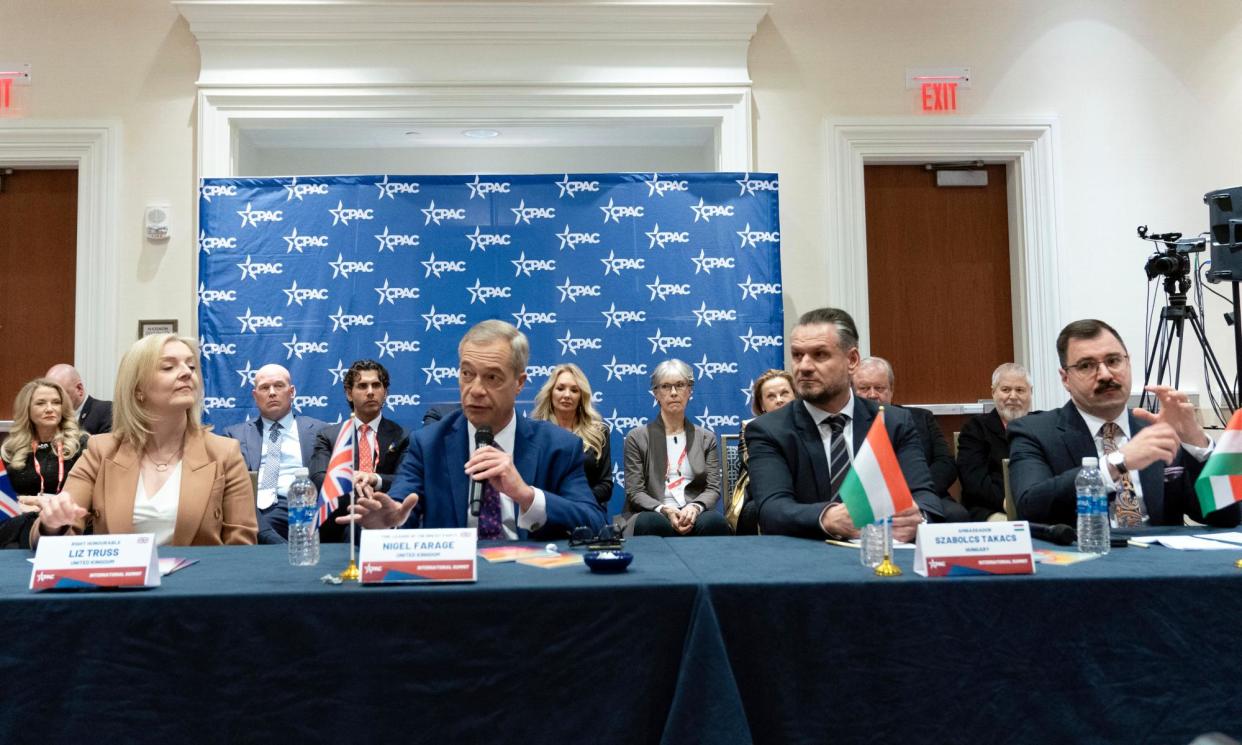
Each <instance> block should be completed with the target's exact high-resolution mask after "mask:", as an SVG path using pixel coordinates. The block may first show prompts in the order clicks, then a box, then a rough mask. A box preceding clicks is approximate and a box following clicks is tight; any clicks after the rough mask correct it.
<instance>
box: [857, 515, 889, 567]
mask: <svg viewBox="0 0 1242 745" xmlns="http://www.w3.org/2000/svg"><path fill="white" fill-rule="evenodd" d="M860 532H861V533H862V535H860V536H859V537H858V548H859V549H860V551H859V553H860V554H862V565H863V566H865V567H871V568H872V569H875V568H876V567H878V566H879V565H880V564H882V563H883V562H884V523H883V522H881V521H876V522H873V523H871V524H869V525H864V526H862V530H861V531H860Z"/></svg>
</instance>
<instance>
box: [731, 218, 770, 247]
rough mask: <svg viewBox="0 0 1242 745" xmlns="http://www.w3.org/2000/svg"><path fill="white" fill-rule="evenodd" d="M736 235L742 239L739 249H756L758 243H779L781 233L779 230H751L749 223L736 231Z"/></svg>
mask: <svg viewBox="0 0 1242 745" xmlns="http://www.w3.org/2000/svg"><path fill="white" fill-rule="evenodd" d="M737 235H738V237H739V238H741V239H742V245H741V246H740V247H741V248H746V247H747V246H750V247H751V248H756V247H757V246H758V245H759V244H760V243H780V242H781V233H780V231H779V230H777V231H770V230H751V229H750V223H746V227H744V228H742V229H741V230H739V231H737Z"/></svg>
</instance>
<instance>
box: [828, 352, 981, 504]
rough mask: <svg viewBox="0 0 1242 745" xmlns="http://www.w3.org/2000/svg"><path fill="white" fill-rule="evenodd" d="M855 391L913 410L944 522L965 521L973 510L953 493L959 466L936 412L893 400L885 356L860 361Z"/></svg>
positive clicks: (886, 404) (892, 383) (893, 382)
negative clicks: (950, 491) (965, 505)
mask: <svg viewBox="0 0 1242 745" xmlns="http://www.w3.org/2000/svg"><path fill="white" fill-rule="evenodd" d="M852 380H853V382H854V393H857V394H858V395H859V396H862V397H863V398H865V399H868V400H871V401H875V402H876V403H877V404H879V405H881V406H884V407H888V408H885V411H889V410H890V409H891V408H896V409H901V410H903V411H908V412H910V416H911V418H913V419H914V428H915V429H916V430H917V431H918V433H919V443H920V444H921V445H922V446H923V459H924V460H926V461H927V469H928V470H929V471H931V477H932V488H933V489H934V490H935V491H936V494H937V496H939V497H940V510H941V513H942V514H943V515H944V521H945V522H950V523H956V522H966V521H967V520H969V519H970V513H968V512H967V511H966V508H965V507H963V506H962V505H961V504H960V503H958V501H957V500H956V499H954V498H953V495H951V494H949V487H951V486H953V482H954V481H957V465H956V464H955V463H954V462H953V455H952V454H951V453H949V443H948V442H946V441H945V439H944V432H942V431H941V430H940V424H939V423H937V422H936V415H935V414H933V413H931V412H930V411H928V410H927V409H920V408H918V407H913V406H901V405H900V404H895V403H893V389H894V388H895V387H896V378H895V376H894V375H893V366H892V365H891V364H889V362H888V360H886V359H884V358H883V357H867V358H866V359H863V360H861V361H860V362H859V363H858V368H857V369H856V370H854V376H853V378H852Z"/></svg>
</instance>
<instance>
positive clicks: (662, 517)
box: [621, 360, 730, 537]
mask: <svg viewBox="0 0 1242 745" xmlns="http://www.w3.org/2000/svg"><path fill="white" fill-rule="evenodd" d="M651 392H652V393H653V394H654V395H655V397H656V401H657V402H658V403H659V405H660V416H658V417H655V418H654V419H652V420H651V423H650V424H648V425H647V426H645V427H635V428H634V429H632V430H630V431H629V432H628V433H626V435H625V509H624V511H623V512H622V514H621V516H622V518H624V519H625V521H626V525H625V531H626V533H628V534H632V535H659V536H666V537H672V536H679V535H700V536H701V535H729V532H730V531H729V524H728V523H727V522H725V519H724V516H723V515H721V514H720V513H719V512H716V502H717V501H719V500H720V449H719V448H718V447H717V445H716V433H715V432H713V431H711V430H710V429H707V428H706V427H695V426H694V425H693V424H691V423H690V420H689V419H687V418H686V404H688V403H690V397H691V395H692V394H693V393H694V373H693V372H692V371H691V369H690V366H689V365H687V364H686V363H684V362H682V361H681V360H665V361H663V362H661V363H660V364H658V365H656V368H655V371H654V372H652V373H651Z"/></svg>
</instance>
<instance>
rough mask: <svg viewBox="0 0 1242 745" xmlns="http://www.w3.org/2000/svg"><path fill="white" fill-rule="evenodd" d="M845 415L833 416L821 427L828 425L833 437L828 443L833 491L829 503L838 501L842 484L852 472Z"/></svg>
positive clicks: (829, 494) (829, 468) (830, 493)
mask: <svg viewBox="0 0 1242 745" xmlns="http://www.w3.org/2000/svg"><path fill="white" fill-rule="evenodd" d="M846 421H847V420H846V417H845V415H844V414H832V415H831V416H829V417H828V418H827V419H825V420H824V421H823V422H821V423H820V426H821V427H822V426H823V425H825V424H827V425H828V429H829V431H830V432H831V434H832V436H831V437H830V438H829V443H828V474H829V476H830V478H831V484H830V486H831V491H829V493H828V497H829V499H828V501H830V502H836V501H838V499H839V497H838V493H839V492H840V491H841V482H843V481H845V474H846V473H848V472H849V470H850V451H849V447H848V446H847V445H846V444H845V422H846Z"/></svg>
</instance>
